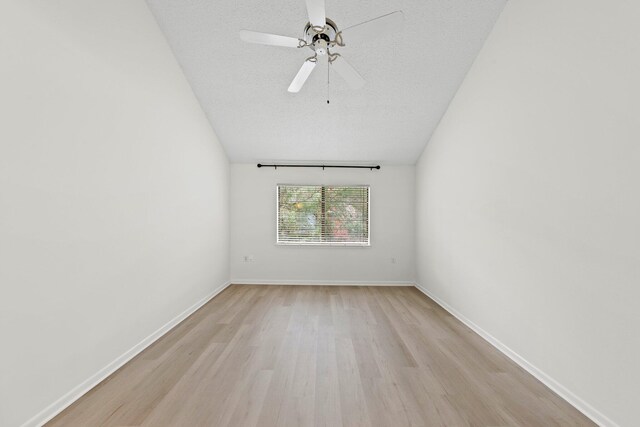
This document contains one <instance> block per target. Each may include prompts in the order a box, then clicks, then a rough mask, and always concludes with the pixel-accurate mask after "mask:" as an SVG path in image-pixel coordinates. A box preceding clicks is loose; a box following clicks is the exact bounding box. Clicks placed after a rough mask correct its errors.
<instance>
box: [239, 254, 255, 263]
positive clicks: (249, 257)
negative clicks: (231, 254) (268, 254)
mask: <svg viewBox="0 0 640 427" xmlns="http://www.w3.org/2000/svg"><path fill="white" fill-rule="evenodd" d="M255 260H256V259H255V257H254V256H253V255H244V256H243V257H242V261H243V262H254V261H255Z"/></svg>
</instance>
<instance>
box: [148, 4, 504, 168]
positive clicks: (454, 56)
mask: <svg viewBox="0 0 640 427" xmlns="http://www.w3.org/2000/svg"><path fill="white" fill-rule="evenodd" d="M505 1H506V0H371V1H355V0H352V1H344V0H343V1H337V0H326V11H327V17H328V18H330V19H332V20H333V21H334V22H335V23H336V24H337V25H338V27H339V28H346V27H348V26H351V25H354V24H357V23H360V22H362V21H366V20H369V19H371V18H375V17H377V16H380V15H384V14H386V13H389V12H392V11H395V10H402V11H403V12H404V23H403V25H402V26H401V27H399V28H397V29H395V30H392V31H389V32H385V33H382V34H379V36H377V37H375V38H373V39H370V40H367V41H365V42H363V43H361V44H360V45H357V46H346V47H344V48H340V53H341V54H342V55H343V56H344V58H346V59H348V61H349V62H350V63H351V64H352V65H353V66H354V67H355V68H356V69H357V70H358V71H359V72H360V74H361V75H362V76H363V77H364V78H365V80H366V82H367V83H366V85H365V86H364V87H363V88H361V89H359V90H353V89H351V88H349V87H348V86H347V84H346V83H345V82H344V80H342V79H341V78H340V76H338V75H336V74H335V72H331V73H329V79H330V84H329V86H328V85H327V77H328V76H327V74H328V73H327V71H328V70H327V68H326V66H325V67H320V66H318V67H316V69H315V71H314V72H313V74H312V75H311V77H310V78H309V80H308V81H307V82H306V84H305V86H304V87H303V88H302V90H301V91H300V92H299V93H297V94H293V93H289V92H287V87H288V86H289V83H290V82H291V80H292V79H293V77H294V76H295V74H296V73H297V71H298V69H299V68H300V66H301V65H302V63H303V61H304V60H305V58H307V57H308V56H310V55H311V54H312V52H311V51H310V50H308V49H306V48H303V49H291V48H284V47H271V46H263V45H256V44H248V43H244V42H242V41H241V40H240V38H239V36H238V32H239V30H241V29H250V30H256V31H261V32H270V33H275V34H282V35H287V36H293V37H296V38H298V37H302V35H303V34H302V32H303V29H304V26H305V24H306V23H307V21H308V18H307V11H306V8H305V2H304V0H287V1H285V0H147V2H148V4H149V6H150V8H151V10H152V12H153V13H154V15H155V16H156V19H157V20H158V23H159V25H160V27H161V29H162V31H163V32H164V34H165V35H166V37H167V39H168V41H169V44H170V45H171V47H172V49H173V51H174V53H175V55H176V57H177V59H178V62H179V63H180V64H181V66H182V67H183V69H184V72H185V75H186V76H187V79H188V80H189V82H190V84H191V86H192V88H193V91H194V92H195V94H196V96H197V97H198V99H199V101H200V103H201V105H202V108H203V109H204V111H205V113H206V114H207V116H208V118H209V120H210V121H211V124H212V126H213V128H214V130H215V131H216V133H217V135H218V137H219V138H220V141H221V142H222V144H223V146H224V147H225V149H226V151H227V154H228V155H229V158H230V160H231V161H232V162H235V163H240V162H255V161H268V160H278V161H354V162H382V163H386V164H413V163H415V161H416V160H417V158H418V156H419V155H420V153H421V152H422V149H423V148H424V145H425V144H426V143H427V141H428V140H429V137H430V136H431V134H432V132H433V131H434V129H435V127H436V126H437V124H438V121H439V120H440V118H441V117H442V115H443V114H444V112H445V111H446V109H447V107H448V105H449V103H450V101H451V99H452V98H453V96H454V94H455V92H456V90H457V89H458V87H459V86H460V84H461V82H462V80H463V79H464V76H465V74H466V73H467V71H468V70H469V68H470V66H471V64H472V62H473V60H474V59H475V57H476V55H477V54H478V52H479V50H480V48H481V47H482V44H483V42H484V40H485V39H486V37H487V35H488V34H489V32H490V31H491V28H492V27H493V24H494V22H495V21H496V19H497V17H498V15H499V14H500V11H501V10H502V8H503V7H504V4H505ZM345 42H347V44H348V40H345ZM328 92H329V97H330V100H331V103H330V104H327V102H326V101H327V93H328Z"/></svg>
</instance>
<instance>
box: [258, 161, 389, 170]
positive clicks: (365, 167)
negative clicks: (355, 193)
mask: <svg viewBox="0 0 640 427" xmlns="http://www.w3.org/2000/svg"><path fill="white" fill-rule="evenodd" d="M258 167H259V168H274V169H278V168H322V169H323V170H324V168H341V169H370V170H374V169H380V165H374V166H362V165H263V164H262V163H258Z"/></svg>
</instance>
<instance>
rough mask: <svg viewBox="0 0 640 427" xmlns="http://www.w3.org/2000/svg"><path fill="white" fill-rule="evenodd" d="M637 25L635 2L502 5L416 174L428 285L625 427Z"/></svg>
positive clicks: (631, 375)
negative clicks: (497, 17) (489, 33)
mask: <svg viewBox="0 0 640 427" xmlns="http://www.w3.org/2000/svg"><path fill="white" fill-rule="evenodd" d="M638 22H640V2H637V1H632V0H626V1H623V0H619V1H616V2H605V1H598V0H586V1H585V0H562V1H557V0H539V1H525V0H511V1H509V2H508V3H507V6H506V8H505V10H504V11H503V13H502V16H501V17H500V19H499V21H498V23H497V25H496V27H495V29H494V30H493V33H492V34H491V36H490V37H489V39H488V40H487V42H486V44H485V46H484V48H483V50H482V51H481V53H480V56H479V57H478V59H477V60H476V62H475V64H474V66H473V67H472V69H471V70H470V72H469V74H468V76H467V78H466V80H465V82H464V84H463V85H462V87H461V88H460V90H459V92H458V94H457V96H456V97H455V100H454V101H453V103H452V104H451V106H450V108H449V110H448V112H447V114H446V116H445V117H444V118H443V120H442V122H441V124H440V125H439V127H438V129H437V131H436V132H435V134H434V136H433V138H432V140H431V141H430V142H429V144H428V145H427V147H426V149H425V151H424V153H423V155H422V157H421V159H420V161H419V163H418V167H417V171H416V175H417V215H416V223H417V233H418V237H417V261H416V263H417V276H418V282H419V283H420V284H421V286H423V287H424V288H426V289H427V290H428V291H429V292H431V293H432V294H434V295H435V296H436V297H438V298H440V299H441V300H442V301H444V302H445V303H446V304H448V305H450V306H451V307H452V308H453V309H454V310H457V311H458V312H459V313H461V315H463V316H465V317H467V318H468V319H469V320H470V321H472V322H474V323H475V324H476V325H478V326H479V327H480V328H482V329H484V331H486V332H488V333H489V334H491V335H493V336H494V337H495V338H496V339H497V340H499V341H501V342H502V343H503V344H504V345H506V346H507V347H509V348H511V349H512V350H513V351H515V352H516V353H517V354H519V355H520V356H522V357H523V358H524V359H526V360H527V361H528V362H530V363H531V364H532V365H534V366H535V367H537V368H539V369H540V370H541V371H542V372H543V373H544V374H546V375H548V378H550V379H553V380H555V381H557V382H558V383H559V385H560V386H561V387H564V388H565V389H566V390H565V391H567V392H568V393H569V395H570V396H572V397H573V398H574V399H575V400H574V401H575V402H577V403H578V404H580V405H581V406H582V407H583V409H585V408H586V410H588V411H589V412H590V413H591V415H592V416H595V417H597V418H598V419H600V420H601V421H602V422H603V423H604V424H613V423H618V424H619V425H624V426H632V425H638V419H639V417H640V412H639V408H638V403H639V402H640V386H639V384H640V364H639V363H638V361H640V333H639V331H640V310H639V309H638V302H639V301H640V244H639V242H640V197H639V195H640V120H639V118H640V79H639V78H638V76H640V44H639V43H638V40H640V26H639V25H638ZM578 399H582V402H580V400H578ZM607 417H608V418H609V419H610V420H609V421H607V419H606V418H607Z"/></svg>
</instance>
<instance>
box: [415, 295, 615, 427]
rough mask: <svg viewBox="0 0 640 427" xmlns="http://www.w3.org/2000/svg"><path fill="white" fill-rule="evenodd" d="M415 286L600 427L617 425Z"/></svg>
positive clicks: (454, 310)
mask: <svg viewBox="0 0 640 427" xmlns="http://www.w3.org/2000/svg"><path fill="white" fill-rule="evenodd" d="M414 285H415V287H416V288H417V289H418V290H419V291H421V292H422V293H423V294H425V295H426V296H428V297H429V298H431V299H432V300H433V301H435V302H436V303H437V304H438V305H439V306H441V307H442V308H444V309H445V310H446V311H448V312H449V313H450V314H451V315H452V316H453V317H455V318H456V319H458V320H459V321H461V322H462V323H464V324H465V325H467V326H468V327H469V328H470V329H471V330H473V331H474V332H475V333H477V334H478V335H480V336H481V337H482V338H483V339H484V340H485V341H487V342H488V343H489V344H491V345H492V346H494V347H495V348H496V349H498V350H499V351H500V352H501V353H503V354H504V355H505V356H507V357H508V358H509V359H511V360H513V361H514V362H515V363H517V364H518V365H519V366H520V367H522V368H523V369H524V370H526V371H527V372H529V373H530V374H531V375H533V376H534V377H535V378H536V379H538V380H539V381H540V382H541V383H543V384H544V385H546V386H547V387H549V388H550V389H551V390H552V391H553V392H554V393H556V394H557V395H558V396H560V397H561V398H563V399H564V400H566V401H567V402H568V403H569V404H571V405H572V406H573V407H575V408H576V409H577V410H578V411H580V412H582V413H583V414H584V415H585V416H587V417H588V418H590V419H591V420H592V421H593V422H594V423H596V424H598V425H599V426H601V427H619V426H618V424H616V423H614V422H613V421H611V420H610V419H609V418H608V417H606V416H605V415H604V414H602V413H601V412H600V411H598V410H597V409H595V408H594V407H593V406H591V405H589V404H588V403H587V402H585V401H584V400H582V399H581V398H580V397H578V396H576V395H575V394H574V393H573V392H571V391H569V390H568V389H567V388H566V387H564V386H563V385H562V384H560V383H559V382H557V381H556V380H554V379H553V378H551V377H550V376H549V375H547V374H546V373H544V372H543V371H541V370H540V369H538V368H537V367H535V366H534V365H533V364H531V363H529V362H528V361H527V360H526V359H525V358H524V357H522V356H520V355H519V354H518V353H516V352H515V351H513V350H511V349H510V348H509V347H507V346H506V345H504V344H503V343H502V342H500V341H499V340H498V339H497V338H495V337H494V336H493V335H491V334H490V333H488V332H487V331H485V330H484V329H482V328H481V327H480V326H478V325H476V324H475V323H473V322H472V321H471V320H469V319H468V318H467V317H465V316H464V315H463V314H462V313H460V312H459V311H457V310H456V309H455V308H453V307H451V306H450V305H449V304H447V303H446V302H444V301H443V300H441V299H440V298H438V297H437V296H435V295H433V294H432V293H431V292H429V290H427V289H426V288H424V287H422V286H420V285H419V284H417V283H415V284H414Z"/></svg>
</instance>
